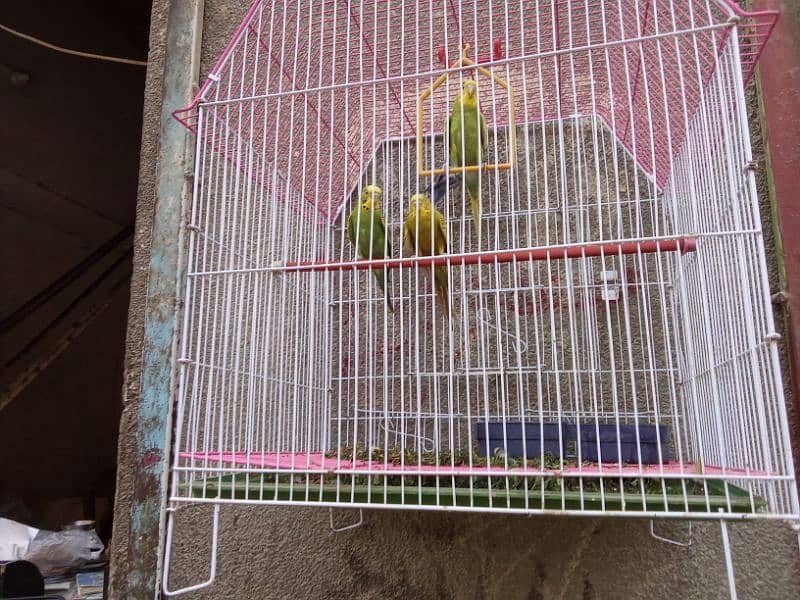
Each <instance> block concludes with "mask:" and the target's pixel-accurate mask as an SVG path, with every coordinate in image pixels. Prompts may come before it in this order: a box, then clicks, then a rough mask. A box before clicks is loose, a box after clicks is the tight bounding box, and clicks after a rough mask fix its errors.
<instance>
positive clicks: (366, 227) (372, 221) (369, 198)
mask: <svg viewBox="0 0 800 600" xmlns="http://www.w3.org/2000/svg"><path fill="white" fill-rule="evenodd" d="M381 194H382V191H381V188H379V187H378V186H377V185H368V186H366V187H365V188H364V190H363V191H362V192H361V202H360V203H359V204H356V207H355V209H354V210H353V212H352V213H350V218H349V219H348V220H347V238H348V239H349V240H350V243H351V244H353V246H355V247H356V251H357V252H358V255H359V256H360V257H361V258H364V259H367V260H369V259H382V258H384V244H385V242H386V224H385V223H384V221H383V214H382V213H381V205H380V197H381ZM389 254H391V251H390V252H389ZM372 272H373V274H374V275H375V279H377V280H378V286H379V287H380V288H381V291H382V292H383V295H384V297H385V298H386V305H387V306H388V307H389V311H391V312H394V306H393V305H392V299H391V297H390V296H389V294H388V292H387V291H386V269H384V268H382V267H376V268H374V269H372Z"/></svg>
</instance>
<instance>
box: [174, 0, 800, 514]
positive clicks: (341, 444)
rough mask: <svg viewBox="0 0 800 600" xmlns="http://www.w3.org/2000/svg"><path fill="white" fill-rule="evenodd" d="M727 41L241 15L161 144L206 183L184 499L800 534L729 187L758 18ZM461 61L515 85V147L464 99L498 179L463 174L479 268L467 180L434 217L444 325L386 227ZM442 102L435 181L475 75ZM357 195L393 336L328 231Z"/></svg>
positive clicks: (189, 372)
mask: <svg viewBox="0 0 800 600" xmlns="http://www.w3.org/2000/svg"><path fill="white" fill-rule="evenodd" d="M737 17H741V15H740V13H738V12H737V11H734V10H733V9H732V8H731V7H730V6H729V5H728V4H727V3H725V2H718V1H711V0H691V1H690V0H684V1H680V2H679V1H678V0H672V1H670V0H652V1H650V0H640V1H638V2H637V1H635V0H606V1H603V2H598V1H590V0H572V1H568V0H560V1H557V2H556V1H540V2H451V1H450V0H437V1H426V2H410V1H401V0H395V1H392V2H366V1H364V2H360V3H359V2H350V3H348V2H332V1H331V2H288V1H285V2H274V3H263V2H256V3H255V4H254V5H253V7H252V8H251V10H250V11H249V13H248V15H247V17H246V19H245V21H244V23H243V24H242V27H241V28H240V29H239V31H238V32H237V34H236V36H235V37H234V39H233V40H232V42H231V45H230V46H229V47H228V49H227V50H226V52H225V54H224V55H223V57H222V58H221V59H220V61H219V62H218V64H217V66H216V67H215V68H214V71H213V73H212V77H211V79H210V81H209V83H208V84H207V85H205V86H204V87H203V89H202V91H201V94H200V97H199V98H198V100H197V102H196V104H195V105H194V106H193V107H192V109H191V110H189V111H187V112H184V113H181V115H180V118H181V120H183V122H184V123H186V124H187V125H188V126H190V127H191V128H193V129H194V130H195V132H196V134H197V153H196V162H195V190H194V195H193V206H192V211H191V216H190V219H189V223H188V227H189V232H190V235H189V240H190V241H189V244H190V246H189V252H188V265H187V271H186V291H185V298H186V302H185V307H184V326H183V332H182V340H181V344H180V356H179V369H180V371H179V374H180V377H179V390H178V400H177V411H176V419H177V428H176V436H175V452H174V462H173V467H172V493H171V500H172V501H173V502H183V501H192V502H196V501H205V502H247V503H259V502H263V503H290V504H315V505H320V504H325V505H332V506H334V505H335V506H363V505H370V506H374V507H407V508H426V509H436V508H448V509H449V510H453V509H455V510H492V511H514V512H529V513H530V512H543V511H549V510H556V511H559V512H561V511H567V512H575V513H581V514H625V515H640V516H654V515H657V516H675V517H685V516H687V515H688V514H689V513H691V514H692V515H693V516H694V517H709V518H720V514H719V513H718V509H719V508H722V509H723V511H724V512H723V515H724V516H736V517H737V518H738V517H741V516H745V517H748V518H785V517H787V516H789V515H797V513H798V504H797V496H796V489H795V483H794V477H793V473H794V471H793V466H792V460H791V453H790V449H789V441H788V432H787V424H786V414H785V407H784V398H783V393H782V383H781V379H780V371H779V362H778V352H777V346H776V344H777V336H775V327H774V323H773V321H772V314H771V307H770V302H769V289H768V287H767V278H766V260H765V256H764V247H763V238H762V234H761V230H760V220H759V215H758V205H757V199H756V194H755V188H754V180H753V175H752V173H751V172H750V171H749V170H748V169H747V165H748V164H749V163H750V161H751V159H752V157H751V151H750V146H749V138H748V134H747V122H746V115H745V105H744V85H745V83H744V80H745V78H746V77H747V75H748V73H749V72H750V71H751V69H752V64H753V63H754V61H755V58H756V56H757V51H758V50H759V49H760V44H761V43H763V41H764V33H763V32H764V27H767V26H768V24H769V20H768V19H767V17H766V16H764V15H761V16H750V17H747V16H745V17H744V18H737ZM740 37H741V39H740ZM466 43H468V44H469V45H470V46H471V47H472V48H474V49H475V50H474V51H473V52H472V54H471V56H472V57H473V58H474V59H476V60H477V61H479V62H481V63H482V65H481V66H483V67H485V68H487V69H490V70H491V71H492V73H493V74H494V75H496V76H497V77H499V78H501V79H502V80H505V81H507V82H508V83H509V87H510V90H511V91H510V93H511V94H513V98H514V103H515V106H516V110H515V115H516V117H515V122H514V123H513V124H512V123H510V122H509V119H510V112H509V99H508V94H507V93H506V91H505V89H503V88H502V87H501V86H499V85H497V84H496V82H495V81H493V80H492V79H488V78H485V77H481V76H480V75H479V76H478V87H479V98H480V103H481V109H482V111H483V112H484V113H485V115H486V118H487V122H488V124H489V138H490V143H489V158H488V162H489V163H501V162H505V161H508V160H509V159H510V158H512V157H513V158H514V162H515V164H514V166H513V168H512V169H510V170H505V171H504V170H484V171H482V172H481V198H482V229H483V234H482V238H481V240H480V244H479V242H478V239H477V236H476V235H475V226H474V223H473V219H472V213H471V211H470V208H469V200H468V199H467V196H466V191H465V189H463V183H462V182H461V180H460V179H459V180H458V184H457V185H456V186H455V187H454V188H453V189H452V190H450V191H449V193H448V194H447V195H446V197H445V198H444V199H443V200H442V201H441V202H440V203H439V205H438V206H439V210H440V211H441V212H442V213H443V215H444V218H445V220H446V222H447V224H448V233H449V243H450V245H449V258H450V259H451V264H450V266H449V269H448V273H449V286H450V297H451V302H452V309H451V315H450V318H449V319H445V318H444V317H443V315H442V314H441V311H440V308H439V306H438V305H437V304H436V302H435V301H434V295H433V291H432V289H431V285H430V274H431V266H430V261H427V262H426V261H425V260H424V259H423V258H421V257H414V256H413V255H410V254H409V253H408V250H406V249H403V248H402V246H403V244H402V237H403V236H402V227H403V222H404V220H405V216H406V213H407V211H408V208H409V199H410V197H411V195H412V194H415V193H418V192H425V191H427V190H428V189H429V188H430V187H431V184H432V182H433V177H423V178H421V177H419V176H418V173H417V152H419V151H420V149H419V148H418V147H417V142H416V133H417V132H416V122H417V98H418V97H419V96H420V94H422V93H423V91H424V90H425V89H427V88H429V87H430V86H431V85H432V84H433V82H434V81H435V80H436V79H437V78H438V77H439V76H440V75H441V74H442V73H444V72H446V67H445V66H444V64H442V63H440V62H439V57H440V55H442V57H443V58H444V59H445V63H446V64H451V63H452V62H453V61H454V60H456V59H457V58H458V56H459V49H460V48H462V47H463V44H466ZM498 50H499V51H498ZM447 72H448V73H449V77H448V79H447V81H446V82H445V84H444V85H443V86H442V87H441V88H439V89H438V90H437V91H435V92H434V93H433V95H432V97H431V99H430V102H429V103H428V104H427V105H426V108H425V112H424V118H423V128H424V136H425V149H424V156H423V162H424V163H425V164H426V165H427V166H428V167H432V166H434V165H435V166H439V165H441V164H442V163H443V162H444V161H445V160H446V159H445V153H444V147H443V146H444V144H443V139H442V135H441V133H442V128H443V124H444V121H445V118H446V116H447V115H448V114H449V112H450V109H451V106H452V103H453V100H454V98H455V97H456V95H457V94H458V93H459V92H460V90H461V86H462V82H463V80H465V79H467V78H469V77H471V76H472V75H473V71H472V70H471V69H468V68H456V69H452V70H450V71H447ZM511 126H513V127H514V128H515V134H516V143H515V144H514V145H513V146H512V144H511V139H512V138H511V136H510V135H509V132H510V127H511ZM367 184H374V185H378V186H380V187H381V188H382V190H383V198H382V209H383V214H384V216H385V220H386V228H387V234H388V236H387V237H388V242H387V257H391V258H392V259H401V258H402V259H403V260H401V261H400V262H399V263H394V264H391V265H389V266H391V267H392V268H390V269H389V279H388V281H389V284H388V289H389V294H390V296H391V298H392V299H393V303H394V308H395V310H394V312H390V311H389V310H388V306H387V304H386V302H385V301H384V299H383V295H382V294H381V292H380V291H379V289H378V288H377V286H376V285H375V280H374V278H373V274H372V272H371V271H370V270H369V269H363V268H359V269H356V268H355V267H357V266H360V267H363V266H364V265H363V264H359V260H358V257H357V256H356V252H355V249H354V248H353V246H352V245H351V244H350V242H349V241H348V240H347V236H346V232H345V229H346V227H345V224H346V219H347V217H348V216H349V214H350V211H351V209H352V207H353V206H354V202H355V201H356V199H357V198H358V196H359V194H360V193H361V190H362V189H363V188H364V187H365V186H366V185H367ZM479 259H480V260H479ZM485 437H488V438H491V441H490V442H486V441H485V440H484V438H485ZM487 446H488V447H487Z"/></svg>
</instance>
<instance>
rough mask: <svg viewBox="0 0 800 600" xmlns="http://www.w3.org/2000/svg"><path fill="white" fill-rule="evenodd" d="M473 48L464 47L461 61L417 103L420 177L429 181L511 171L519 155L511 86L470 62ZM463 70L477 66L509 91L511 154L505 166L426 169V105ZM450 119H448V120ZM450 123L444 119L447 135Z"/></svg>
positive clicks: (482, 73)
mask: <svg viewBox="0 0 800 600" xmlns="http://www.w3.org/2000/svg"><path fill="white" fill-rule="evenodd" d="M469 49H470V46H469V44H466V45H465V46H464V49H463V51H462V52H461V58H460V59H459V60H457V61H456V62H454V63H453V64H452V65H450V68H449V69H448V70H447V71H446V72H444V73H442V74H441V75H440V76H439V78H438V79H437V80H436V81H434V82H433V84H432V85H431V86H430V87H429V88H427V89H426V90H424V91H423V92H422V94H420V96H419V98H418V99H417V173H418V175H419V176H420V177H430V176H431V175H441V174H443V173H446V172H447V173H450V174H454V173H470V172H473V171H482V170H485V171H508V170H510V169H511V168H512V167H513V166H514V155H515V154H516V147H517V133H516V127H515V123H516V119H515V114H514V92H513V90H512V88H511V86H510V85H509V84H508V82H507V81H505V80H504V79H501V78H500V77H498V76H497V75H495V74H494V73H492V72H491V71H489V70H488V69H486V68H484V67H481V66H480V65H478V64H476V63H475V62H474V61H473V60H472V59H470V58H469V57H468V56H467V54H468V53H469ZM464 66H474V67H475V68H476V70H477V71H478V72H479V73H480V74H481V75H483V76H484V77H488V78H491V79H493V80H494V81H495V83H497V85H499V86H500V87H502V88H503V89H504V90H506V94H507V95H508V129H509V138H510V152H509V160H508V162H505V163H490V164H483V165H468V166H463V167H452V166H451V167H448V166H445V168H442V169H436V168H433V169H426V168H425V166H424V164H423V162H424V160H423V157H424V155H425V135H424V131H423V127H422V124H423V122H424V119H423V117H424V113H425V101H426V100H427V99H428V98H430V97H431V95H432V94H433V92H435V91H436V90H437V89H438V88H439V87H441V86H442V84H444V82H445V81H447V79H448V78H449V77H450V75H451V71H453V70H455V69H459V68H461V67H464ZM448 118H449V116H448ZM447 129H448V127H447V119H445V123H444V133H445V135H446V134H447Z"/></svg>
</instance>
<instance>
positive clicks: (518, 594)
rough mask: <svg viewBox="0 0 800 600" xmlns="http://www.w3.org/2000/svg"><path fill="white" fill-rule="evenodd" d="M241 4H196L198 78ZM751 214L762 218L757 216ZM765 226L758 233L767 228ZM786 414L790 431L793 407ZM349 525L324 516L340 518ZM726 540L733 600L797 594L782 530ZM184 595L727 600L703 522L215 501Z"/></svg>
mask: <svg viewBox="0 0 800 600" xmlns="http://www.w3.org/2000/svg"><path fill="white" fill-rule="evenodd" d="M167 3H168V0H156V2H155V6H154V12H153V22H152V38H151V56H150V60H151V67H150V69H149V72H148V80H147V89H146V105H145V126H144V138H143V152H142V156H143V158H142V171H141V178H140V195H139V206H138V219H137V254H136V258H135V270H134V281H133V293H132V298H131V311H130V320H129V330H128V341H127V359H126V369H127V370H126V380H125V409H124V414H123V420H122V427H121V441H120V471H119V482H118V486H119V491H118V498H117V515H116V519H117V520H116V523H117V526H116V528H115V540H114V547H113V560H114V569H113V576H112V586H113V589H114V590H116V593H115V597H124V596H125V593H124V590H125V589H126V583H127V576H128V573H129V556H128V548H129V546H128V542H129V539H130V538H129V536H130V535H131V532H130V531H126V529H127V523H128V522H129V514H128V513H129V509H130V507H131V505H132V501H133V497H134V494H135V490H134V489H133V484H132V481H133V479H132V472H133V469H134V468H135V465H136V463H137V457H136V456H135V448H136V435H135V426H136V404H137V400H138V393H139V384H140V375H141V373H140V362H141V350H142V327H143V310H144V309H143V296H144V292H145V288H146V281H145V280H144V278H145V277H146V273H147V267H148V258H149V253H148V246H149V243H150V240H149V235H148V234H149V231H150V229H151V226H152V215H153V208H154V206H153V199H154V197H155V194H154V193H153V191H154V184H155V156H156V151H157V148H158V146H157V139H156V134H157V132H158V128H159V123H158V115H159V113H160V110H161V103H160V91H161V86H162V81H161V78H160V73H161V71H162V66H161V65H162V64H163V63H162V62H161V61H162V60H163V40H164V36H165V26H166V9H167ZM246 8H247V7H246V6H245V3H241V2H238V1H237V0H208V1H207V2H206V9H205V11H206V12H205V29H204V34H203V35H204V39H203V65H202V67H201V73H207V72H208V70H209V69H210V67H211V65H212V64H213V61H214V60H215V59H216V57H217V56H218V55H219V53H220V52H221V51H222V49H223V47H224V45H225V43H226V42H227V40H228V39H229V37H230V35H231V34H232V32H233V30H234V29H235V27H236V25H237V24H238V22H239V20H240V19H241V17H242V16H243V14H244V12H245V10H246ZM757 141H758V140H757ZM762 148H763V147H762ZM759 158H760V157H759ZM765 198H766V197H765ZM765 202H766V200H765ZM763 214H764V215H765V218H768V216H769V214H770V213H769V210H766V207H765V210H764V211H763ZM765 227H766V228H767V230H771V225H770V224H769V223H766V225H765ZM773 260H774V258H773ZM789 401H790V402H791V399H790V400H789ZM790 416H791V419H792V428H793V430H795V431H796V430H797V420H796V418H795V415H794V412H792V414H791V415H790ZM354 517H355V515H354V514H353V513H352V512H350V513H348V512H344V511H337V512H336V518H337V520H341V521H342V522H347V521H349V520H351V519H353V518H354ZM210 524H211V519H210V509H208V508H204V507H193V508H188V509H184V510H182V511H181V512H180V513H179V516H178V518H177V520H176V528H177V531H178V532H179V533H178V535H176V543H175V547H174V549H173V577H172V578H171V582H170V583H171V587H178V586H181V585H186V584H190V583H195V582H198V581H200V580H203V579H205V577H206V574H207V569H208V551H209V531H210ZM657 528H658V531H659V533H661V534H665V535H669V536H672V537H676V538H682V537H684V536H685V535H686V526H685V524H682V523H678V522H675V523H659V524H658V525H657ZM730 532H731V542H732V545H733V560H734V565H735V568H736V578H737V584H738V587H739V596H740V597H741V598H793V597H798V596H800V568H799V567H798V565H799V564H800V560H799V557H798V548H797V538H796V535H795V534H794V533H793V532H791V530H790V529H789V527H788V526H787V525H785V524H772V523H749V524H733V525H731V527H730ZM189 597H192V598H220V597H234V598H290V597H294V598H331V599H333V598H528V599H537V598H586V599H592V598H623V597H624V598H671V597H680V598H698V599H699V598H717V597H727V586H726V574H725V565H724V559H723V554H722V543H721V539H720V534H719V526H718V525H716V524H713V523H702V524H696V525H695V526H694V541H693V544H692V545H691V546H690V547H689V548H679V547H677V546H673V545H669V544H664V543H661V542H658V541H655V540H653V539H652V538H651V537H650V533H649V530H648V522H647V521H644V520H611V519H604V520H591V519H580V518H556V517H548V518H525V517H506V516H486V515H452V514H446V513H443V514H428V513H413V512H399V511H373V512H367V513H366V514H365V525H364V526H363V527H360V528H358V529H354V530H351V531H348V532H344V533H332V532H331V531H330V529H329V524H328V514H327V511H325V510H322V509H301V508H295V509H287V508H244V507H242V508H237V507H229V506H225V507H223V509H222V516H221V522H220V548H219V564H218V575H217V581H216V583H215V584H214V586H213V587H211V588H208V589H206V590H203V591H202V592H198V593H194V594H190V595H189Z"/></svg>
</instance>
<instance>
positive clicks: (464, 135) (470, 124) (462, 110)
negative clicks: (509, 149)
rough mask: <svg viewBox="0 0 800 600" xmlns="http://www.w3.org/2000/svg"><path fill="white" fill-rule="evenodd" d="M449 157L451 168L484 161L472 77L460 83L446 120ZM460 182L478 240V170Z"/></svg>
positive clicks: (484, 136)
mask: <svg viewBox="0 0 800 600" xmlns="http://www.w3.org/2000/svg"><path fill="white" fill-rule="evenodd" d="M447 134H448V137H449V148H448V150H449V156H450V166H451V167H469V166H473V165H482V164H483V163H484V162H485V160H486V148H487V147H488V145H489V131H488V129H487V127H486V118H485V117H484V116H483V113H482V112H481V110H480V107H479V105H478V84H477V83H475V82H474V81H473V80H472V79H468V80H466V81H465V82H464V88H463V91H462V92H461V95H459V97H458V98H456V101H455V103H454V104H453V112H452V113H450V119H449V120H448V123H447ZM464 183H465V185H466V188H467V193H468V194H469V198H470V203H471V204H472V218H473V219H474V220H475V232H476V233H477V236H478V242H479V243H480V239H481V185H480V173H479V172H478V171H470V172H469V173H464Z"/></svg>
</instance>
